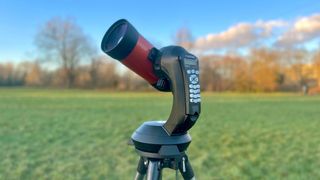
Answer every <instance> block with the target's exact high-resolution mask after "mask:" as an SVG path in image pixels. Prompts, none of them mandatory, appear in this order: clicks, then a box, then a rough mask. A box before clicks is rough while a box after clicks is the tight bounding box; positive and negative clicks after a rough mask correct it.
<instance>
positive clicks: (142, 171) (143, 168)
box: [134, 157, 147, 180]
mask: <svg viewBox="0 0 320 180" xmlns="http://www.w3.org/2000/svg"><path fill="white" fill-rule="evenodd" d="M146 172H147V164H145V161H144V159H143V157H140V160H139V163H138V167H137V174H136V177H135V178H134V179H135V180H143V179H144V176H145V175H146Z"/></svg>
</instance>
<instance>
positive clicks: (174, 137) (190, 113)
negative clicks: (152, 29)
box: [101, 19, 201, 180]
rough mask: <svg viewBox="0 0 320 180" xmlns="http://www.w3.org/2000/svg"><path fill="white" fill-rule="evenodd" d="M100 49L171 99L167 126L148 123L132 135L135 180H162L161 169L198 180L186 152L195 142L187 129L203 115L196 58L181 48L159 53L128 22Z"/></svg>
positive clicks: (114, 29)
mask: <svg viewBox="0 0 320 180" xmlns="http://www.w3.org/2000/svg"><path fill="white" fill-rule="evenodd" d="M101 49H102V51H103V52H105V53H106V54H107V55H109V56H110V57H112V58H114V59H116V60H118V61H120V62H121V63H122V64H123V65H125V66H126V67H128V68H129V69H131V70H132V71H133V72H135V73H136V74H137V75H139V76H141V77H142V78H143V79H145V80H146V81H147V82H148V83H149V84H150V85H152V86H153V87H154V88H155V89H157V90H159V91H163V92H171V93H172V95H173V104H172V108H171V113H170V115H169V117H168V119H167V120H166V121H147V122H145V123H143V124H142V125H141V126H140V127H139V128H138V129H136V130H135V132H134V133H133V134H132V136H131V140H130V142H131V144H132V145H134V147H135V149H136V151H137V153H138V154H139V155H140V161H139V163H138V168H137V174H136V177H135V179H136V180H142V179H144V177H145V176H147V179H148V180H157V179H161V177H162V169H163V168H171V169H174V170H176V171H178V170H179V171H180V173H181V174H182V176H183V178H184V179H195V177H194V173H193V170H192V167H191V165H190V162H189V160H188V157H187V155H186V153H185V151H186V150H187V148H188V146H189V144H190V142H191V136H190V135H189V133H188V130H189V129H190V128H192V126H193V125H194V124H195V123H196V122H197V119H198V117H199V115H200V111H201V97H200V83H199V60H198V58H197V57H196V56H195V55H193V54H191V53H189V52H187V51H186V50H185V49H184V48H183V47H180V46H166V47H163V48H161V49H157V48H155V47H154V46H153V45H152V44H151V43H150V42H148V41H147V40H146V39H145V38H144V37H143V36H142V35H141V34H139V32H138V31H137V30H136V29H135V28H134V27H133V25H131V24H130V23H129V22H128V21H127V20H125V19H120V20H118V21H116V22H115V23H114V24H113V25H111V27H110V28H109V29H108V30H107V32H106V33H105V35H104V37H103V39H102V42H101Z"/></svg>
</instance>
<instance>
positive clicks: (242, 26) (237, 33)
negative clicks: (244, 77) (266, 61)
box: [0, 0, 320, 62]
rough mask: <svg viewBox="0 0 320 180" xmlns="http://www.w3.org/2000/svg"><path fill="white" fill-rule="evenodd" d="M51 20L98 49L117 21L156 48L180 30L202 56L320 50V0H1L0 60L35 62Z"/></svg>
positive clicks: (170, 42)
mask: <svg viewBox="0 0 320 180" xmlns="http://www.w3.org/2000/svg"><path fill="white" fill-rule="evenodd" d="M54 17H62V18H72V19H74V20H75V22H76V23H77V24H78V25H79V26H81V28H82V29H83V31H84V32H85V33H86V34H87V35H89V36H90V37H91V39H92V41H93V43H94V44H95V45H96V46H97V48H98V47H99V44H100V42H101V39H102V37H103V35H104V33H105V31H106V30H107V29H108V27H109V26H110V25H111V24H112V23H113V22H115V21H116V20H118V19H120V18H125V19H127V20H129V21H130V22H131V23H132V24H133V25H134V26H135V27H136V29H138V31H139V32H140V33H141V34H143V36H145V37H146V38H147V39H148V40H149V41H150V42H152V43H153V44H154V45H155V46H157V47H161V46H166V45H170V44H172V43H173V37H174V34H175V33H176V32H177V30H178V29H180V28H181V27H187V28H188V29H189V30H190V32H192V35H193V37H194V40H195V46H196V47H197V49H199V51H203V52H211V51H221V50H226V49H227V50H228V49H230V48H231V49H241V48H247V47H252V46H256V45H261V44H263V45H267V46H279V47H287V46H303V47H306V48H310V49H312V48H316V47H320V42H319V37H320V2H319V0H268V1H266V0H260V1H257V0H244V1H230V0H223V1H214V0H211V1H210V0H208V1H203V0H197V1H187V0H171V1H167V0H162V1H150V0H149V1H147V0H136V1H132V0H131V1H124V0H122V1H120V0H118V1H114V0H113V1H108V0H104V1H102V0H101V1H99V0H90V1H89V0H88V1H84V0H28V1H25V0H0V62H8V61H12V62H20V61H23V60H30V59H32V58H35V57H36V56H37V51H36V47H35V45H34V37H35V35H36V33H37V32H38V31H39V29H40V28H41V26H42V25H44V24H45V22H47V21H48V20H50V19H52V18H54Z"/></svg>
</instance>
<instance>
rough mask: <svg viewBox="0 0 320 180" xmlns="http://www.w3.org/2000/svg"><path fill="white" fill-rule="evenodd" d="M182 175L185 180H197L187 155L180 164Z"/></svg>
mask: <svg viewBox="0 0 320 180" xmlns="http://www.w3.org/2000/svg"><path fill="white" fill-rule="evenodd" d="M179 170H180V173H181V175H182V177H183V179H185V180H195V179H196V178H195V177H194V173H193V170H192V167H191V164H190V162H189V160H188V157H187V155H184V156H182V159H181V161H180V163H179Z"/></svg>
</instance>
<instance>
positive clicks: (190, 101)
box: [181, 54, 201, 114]
mask: <svg viewBox="0 0 320 180" xmlns="http://www.w3.org/2000/svg"><path fill="white" fill-rule="evenodd" d="M181 60H182V61H181V65H182V66H183V67H182V68H181V69H182V71H183V75H184V80H185V91H186V92H185V93H186V96H187V97H188V98H187V99H186V100H187V108H188V107H189V113H190V114H193V113H196V112H198V111H199V108H200V102H201V96H200V81H199V62H198V59H197V58H196V57H195V56H193V55H191V54H187V55H185V57H184V58H183V59H181Z"/></svg>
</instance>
